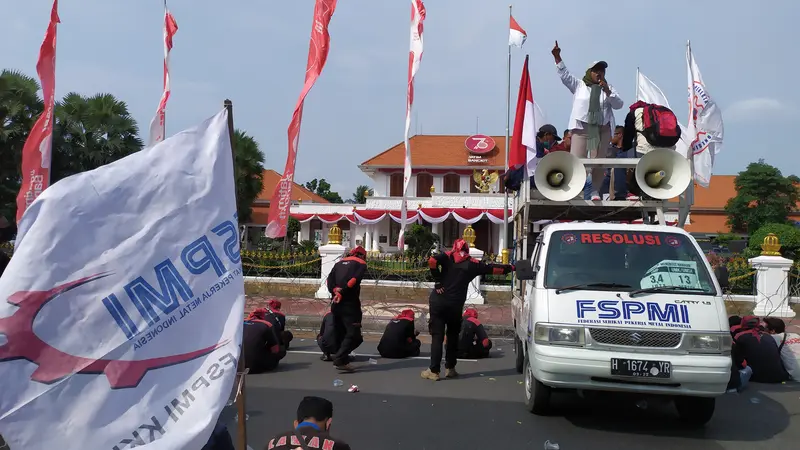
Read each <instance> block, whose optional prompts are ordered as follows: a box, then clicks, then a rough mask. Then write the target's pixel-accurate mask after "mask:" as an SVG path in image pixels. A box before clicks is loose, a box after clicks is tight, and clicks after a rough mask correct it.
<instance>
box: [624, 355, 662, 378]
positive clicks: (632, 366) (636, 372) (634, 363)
mask: <svg viewBox="0 0 800 450" xmlns="http://www.w3.org/2000/svg"><path fill="white" fill-rule="evenodd" d="M611 375H617V376H622V377H636V378H669V377H671V376H672V363H670V362H669V361H643V360H641V359H618V358H611Z"/></svg>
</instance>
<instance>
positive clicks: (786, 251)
mask: <svg viewBox="0 0 800 450" xmlns="http://www.w3.org/2000/svg"><path fill="white" fill-rule="evenodd" d="M770 233H772V234H774V235H775V236H777V237H778V242H780V244H781V255H783V256H784V257H785V258H789V259H795V258H796V257H797V256H800V229H798V228H797V227H794V226H792V225H788V224H785V223H768V224H766V225H764V226H763V227H761V228H759V229H758V230H756V231H755V232H754V233H753V234H751V235H750V241H749V243H748V245H747V250H748V251H747V255H746V256H748V257H754V256H758V255H759V254H760V253H761V244H763V243H764V238H765V237H767V235H768V234H770Z"/></svg>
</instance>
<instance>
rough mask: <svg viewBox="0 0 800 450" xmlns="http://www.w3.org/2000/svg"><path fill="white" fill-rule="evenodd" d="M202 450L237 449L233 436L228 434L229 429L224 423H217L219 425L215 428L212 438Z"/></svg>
mask: <svg viewBox="0 0 800 450" xmlns="http://www.w3.org/2000/svg"><path fill="white" fill-rule="evenodd" d="M200 450H236V447H234V446H233V439H231V434H230V433H229V432H228V427H226V426H225V425H223V424H222V422H217V425H216V426H214V431H212V432H211V437H209V438H208V442H207V443H206V445H204V446H203V448H201V449H200Z"/></svg>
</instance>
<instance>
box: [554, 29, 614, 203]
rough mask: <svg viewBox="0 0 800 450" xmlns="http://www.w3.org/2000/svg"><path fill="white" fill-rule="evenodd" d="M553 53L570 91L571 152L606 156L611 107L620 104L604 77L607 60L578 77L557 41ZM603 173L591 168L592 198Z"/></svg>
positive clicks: (601, 170)
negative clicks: (567, 64)
mask: <svg viewBox="0 0 800 450" xmlns="http://www.w3.org/2000/svg"><path fill="white" fill-rule="evenodd" d="M552 54H553V58H554V59H555V62H556V67H557V68H558V75H559V77H561V82H562V83H564V86H566V87H567V89H569V90H570V92H572V113H571V114H570V118H569V128H570V130H571V131H572V133H571V135H572V142H571V146H570V147H571V148H570V152H571V153H572V154H574V155H575V156H577V157H578V158H587V157H589V158H606V157H607V154H606V152H607V150H608V144H609V143H610V142H611V130H613V129H614V127H615V123H614V110H615V109H622V106H623V102H622V99H621V98H620V97H619V94H617V91H616V90H615V89H614V88H613V87H612V86H611V85H610V84H608V82H607V81H606V69H607V68H608V63H606V62H605V61H595V62H594V63H592V64H591V65H590V66H589V68H588V69H586V73H585V74H584V75H583V78H580V79H579V78H577V77H576V76H574V75H572V74H571V73H570V72H569V70H567V66H566V65H564V61H562V59H561V48H559V46H558V41H556V45H555V47H553V50H552ZM604 175H605V174H604V170H603V168H602V167H596V168H592V178H591V183H592V187H591V193H590V199H591V200H600V194H599V192H598V189H599V188H600V186H601V185H602V184H603V178H604Z"/></svg>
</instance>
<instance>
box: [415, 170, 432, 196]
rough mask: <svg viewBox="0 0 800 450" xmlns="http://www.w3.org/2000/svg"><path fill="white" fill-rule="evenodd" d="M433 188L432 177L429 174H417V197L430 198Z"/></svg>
mask: <svg viewBox="0 0 800 450" xmlns="http://www.w3.org/2000/svg"><path fill="white" fill-rule="evenodd" d="M431 186H433V175H431V174H429V173H424V172H423V173H419V174H417V197H430V196H431Z"/></svg>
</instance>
